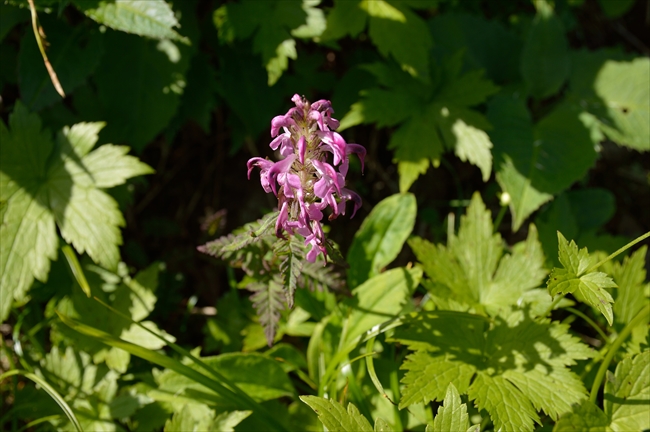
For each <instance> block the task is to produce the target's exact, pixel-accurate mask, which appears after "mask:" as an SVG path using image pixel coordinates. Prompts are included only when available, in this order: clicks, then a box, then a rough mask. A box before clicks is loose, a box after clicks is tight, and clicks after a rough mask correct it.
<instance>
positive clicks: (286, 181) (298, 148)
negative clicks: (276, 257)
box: [248, 94, 366, 262]
mask: <svg viewBox="0 0 650 432" xmlns="http://www.w3.org/2000/svg"><path fill="white" fill-rule="evenodd" d="M291 100H292V101H293V103H295V104H296V106H295V107H293V108H291V109H290V110H289V111H288V112H287V113H286V114H285V115H280V116H276V117H274V118H273V120H271V137H272V138H273V141H271V144H270V147H271V148H272V149H273V150H278V149H279V153H280V156H281V160H280V161H278V162H273V161H270V160H268V159H262V158H259V157H255V158H252V159H250V160H249V161H248V177H249V178H250V174H251V171H252V170H253V168H254V167H259V168H260V182H261V184H262V187H263V188H264V191H266V192H267V193H271V192H273V194H274V195H275V196H276V197H277V198H278V207H279V208H280V214H279V216H278V220H277V222H276V226H275V231H276V235H277V236H278V237H281V238H284V233H285V232H286V233H288V234H289V235H293V234H295V233H298V234H300V235H302V236H303V237H305V245H311V248H310V250H309V252H308V253H307V260H308V261H310V262H314V261H316V258H317V257H318V255H319V254H323V256H325V255H326V254H327V252H326V249H325V235H324V234H323V228H322V226H321V220H322V219H323V211H324V210H325V209H326V208H327V207H330V211H331V213H330V216H329V219H330V220H331V219H334V218H336V217H337V216H338V215H339V214H343V215H344V214H345V204H346V202H347V201H352V202H353V204H354V209H353V211H352V217H354V214H355V213H356V212H357V210H358V209H359V207H361V197H359V195H357V194H356V193H355V192H353V191H351V190H349V189H346V188H345V176H346V175H347V172H348V166H349V160H348V157H349V155H350V154H352V153H354V154H356V155H357V156H358V157H359V159H360V160H361V169H362V171H363V162H364V158H365V156H366V149H365V148H364V147H363V146H361V145H359V144H348V143H346V142H345V139H343V137H342V136H341V135H340V134H338V133H336V132H334V130H336V128H338V126H339V121H338V120H336V119H334V118H332V114H333V113H334V110H333V109H332V104H331V103H330V101H327V100H319V101H316V102H314V103H309V101H307V100H306V99H305V98H303V97H300V96H299V95H297V94H296V95H294V96H293V97H292V98H291ZM281 131H283V132H282V133H281ZM329 154H331V155H332V162H331V163H330V162H328V160H327V159H328V155H329Z"/></svg>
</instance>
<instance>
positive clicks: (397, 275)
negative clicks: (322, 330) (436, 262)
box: [345, 267, 422, 341]
mask: <svg viewBox="0 0 650 432" xmlns="http://www.w3.org/2000/svg"><path fill="white" fill-rule="evenodd" d="M420 279H422V269H420V268H419V267H414V268H412V269H405V268H401V267H400V268H395V269H391V270H388V271H386V272H384V273H381V274H379V275H377V276H374V277H372V278H370V279H368V280H367V281H365V282H364V283H363V284H361V285H359V286H358V287H356V288H355V289H353V290H352V294H353V296H354V299H353V300H352V301H351V302H350V307H351V309H352V311H351V313H350V315H349V317H348V318H347V320H346V325H345V340H346V341H352V340H354V338H356V337H357V336H360V335H362V334H363V333H365V332H366V331H368V330H370V329H371V328H373V327H374V326H376V325H377V324H381V323H383V322H385V321H388V320H389V319H391V318H394V317H395V316H397V314H398V313H399V312H400V311H401V310H402V308H403V307H404V304H405V302H406V300H407V299H408V298H410V296H411V294H413V291H415V288H416V287H417V286H418V284H419V283H420Z"/></svg>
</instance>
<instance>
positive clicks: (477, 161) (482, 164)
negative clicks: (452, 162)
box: [452, 119, 492, 182]
mask: <svg viewBox="0 0 650 432" xmlns="http://www.w3.org/2000/svg"><path fill="white" fill-rule="evenodd" d="M452 131H453V134H454V135H455V136H456V146H455V152H456V156H458V157H459V158H460V160H462V161H469V162H470V163H471V164H472V165H476V166H477V167H479V168H480V169H481V173H482V177H483V181H484V182H486V181H488V179H489V178H490V174H491V173H492V153H491V152H490V149H491V148H492V142H491V141H490V138H489V137H488V135H487V134H486V133H485V132H484V131H482V130H480V129H477V128H475V127H473V126H471V125H468V124H466V123H465V122H464V121H463V120H461V119H458V120H456V122H454V125H453V126H452Z"/></svg>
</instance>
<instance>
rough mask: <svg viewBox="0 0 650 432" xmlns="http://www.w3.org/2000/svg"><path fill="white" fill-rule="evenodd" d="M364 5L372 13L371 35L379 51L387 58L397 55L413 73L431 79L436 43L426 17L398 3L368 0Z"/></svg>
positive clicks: (369, 26)
mask: <svg viewBox="0 0 650 432" xmlns="http://www.w3.org/2000/svg"><path fill="white" fill-rule="evenodd" d="M360 7H361V8H363V9H364V10H365V11H366V12H367V13H368V16H369V23H368V34H369V36H370V39H371V40H372V42H373V43H374V44H375V46H377V49H378V50H379V52H380V53H381V54H382V55H383V56H384V57H388V56H391V57H393V58H394V59H395V60H396V61H397V62H398V63H399V64H400V66H401V67H402V70H404V71H406V72H408V73H409V74H410V75H412V76H414V77H417V78H419V79H421V80H423V81H424V82H428V81H429V50H430V49H431V46H432V45H433V43H432V41H431V34H430V33H429V31H428V29H427V26H426V24H425V23H424V21H423V20H422V18H420V17H419V16H418V15H416V14H415V13H413V12H412V11H411V10H409V9H408V8H405V7H403V6H401V5H400V4H399V3H397V2H395V3H391V2H389V1H386V0H364V1H362V2H361V5H360ZM413 41H417V44H414V43H413Z"/></svg>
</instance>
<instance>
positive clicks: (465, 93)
mask: <svg viewBox="0 0 650 432" xmlns="http://www.w3.org/2000/svg"><path fill="white" fill-rule="evenodd" d="M462 61H463V58H462V52H459V53H458V54H457V55H454V56H452V57H451V58H448V59H447V60H446V62H445V64H444V65H443V67H442V68H441V69H442V70H443V72H442V76H441V78H440V82H438V83H436V85H434V84H425V83H422V82H421V81H419V80H416V79H414V78H412V77H410V76H409V75H408V74H406V73H405V72H402V71H400V70H399V69H397V68H396V67H395V66H394V65H389V64H383V65H381V64H371V65H366V68H365V69H367V70H368V71H370V72H371V73H372V74H373V75H375V77H376V78H377V81H378V82H379V84H380V85H381V87H380V88H371V89H368V90H364V91H362V92H361V95H362V99H361V100H360V101H359V102H357V103H355V104H353V105H352V107H351V111H350V112H349V113H348V114H346V115H345V117H343V119H342V120H341V127H342V128H345V127H349V126H353V125H355V124H360V123H376V124H377V126H380V127H381V126H392V125H397V124H400V123H401V126H400V127H399V128H398V129H397V131H396V132H395V133H394V134H393V136H392V137H391V141H390V143H389V148H392V149H394V150H395V161H396V162H397V164H398V171H399V173H400V191H401V192H406V191H407V190H408V189H409V188H410V187H411V185H412V184H413V182H414V181H415V180H416V179H417V178H418V177H419V176H420V175H421V174H423V173H425V172H426V171H427V169H428V168H429V165H430V164H431V163H433V164H434V166H437V165H438V164H439V163H440V157H441V156H442V154H443V153H444V152H445V151H447V150H451V151H454V152H455V154H456V155H457V156H458V157H459V158H461V159H462V160H464V161H469V162H470V163H472V164H474V165H476V166H478V167H479V168H480V170H481V173H482V177H483V180H484V181H487V180H488V179H489V177H490V173H491V171H492V153H491V148H492V142H491V141H490V138H489V136H488V135H487V133H486V132H485V131H486V130H489V129H490V128H491V126H490V123H489V122H488V121H487V119H486V118H485V117H484V116H483V115H482V114H481V113H479V112H478V111H475V110H472V109H471V107H473V106H475V105H478V104H480V103H483V102H485V100H486V98H487V97H488V96H490V95H492V94H494V93H496V92H497V91H498V87H496V86H495V85H494V84H492V82H491V81H489V80H488V79H486V78H484V77H483V72H482V71H476V70H475V71H469V72H466V73H461V70H462ZM398 77H399V78H398Z"/></svg>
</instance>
